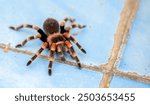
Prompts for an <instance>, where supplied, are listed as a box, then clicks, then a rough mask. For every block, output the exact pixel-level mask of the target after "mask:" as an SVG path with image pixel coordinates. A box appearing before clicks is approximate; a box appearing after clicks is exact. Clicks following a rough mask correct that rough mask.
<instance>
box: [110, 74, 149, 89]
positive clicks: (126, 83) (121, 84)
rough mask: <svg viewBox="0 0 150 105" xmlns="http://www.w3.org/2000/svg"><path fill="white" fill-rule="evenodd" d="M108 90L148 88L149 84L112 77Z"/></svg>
mask: <svg viewBox="0 0 150 105" xmlns="http://www.w3.org/2000/svg"><path fill="white" fill-rule="evenodd" d="M110 88H150V84H145V83H142V82H137V81H134V80H129V79H126V78H121V77H117V76H114V77H113V79H112V81H111V84H110Z"/></svg>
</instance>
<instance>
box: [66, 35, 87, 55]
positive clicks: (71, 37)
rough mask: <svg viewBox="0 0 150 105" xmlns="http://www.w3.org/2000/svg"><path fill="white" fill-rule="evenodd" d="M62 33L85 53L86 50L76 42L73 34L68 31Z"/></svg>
mask: <svg viewBox="0 0 150 105" xmlns="http://www.w3.org/2000/svg"><path fill="white" fill-rule="evenodd" d="M63 35H64V36H65V38H67V39H69V40H71V41H72V42H73V43H75V44H76V46H77V47H78V48H79V49H80V50H81V51H82V52H83V53H85V54H86V51H85V50H84V49H83V48H82V46H81V45H80V44H79V43H78V42H77V40H75V39H74V37H73V36H71V35H70V34H69V33H67V32H65V33H64V34H63Z"/></svg>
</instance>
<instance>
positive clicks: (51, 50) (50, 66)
mask: <svg viewBox="0 0 150 105" xmlns="http://www.w3.org/2000/svg"><path fill="white" fill-rule="evenodd" d="M55 51H56V43H52V44H51V49H50V56H49V65H48V74H49V75H51V74H52V64H53V61H54V54H55Z"/></svg>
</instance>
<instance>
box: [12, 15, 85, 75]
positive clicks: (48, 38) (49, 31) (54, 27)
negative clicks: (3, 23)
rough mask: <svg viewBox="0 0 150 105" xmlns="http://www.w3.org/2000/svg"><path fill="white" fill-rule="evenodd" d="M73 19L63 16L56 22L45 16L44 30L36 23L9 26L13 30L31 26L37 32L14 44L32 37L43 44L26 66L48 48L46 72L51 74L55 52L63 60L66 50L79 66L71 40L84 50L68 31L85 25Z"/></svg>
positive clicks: (19, 45)
mask: <svg viewBox="0 0 150 105" xmlns="http://www.w3.org/2000/svg"><path fill="white" fill-rule="evenodd" d="M67 21H70V22H71V25H70V26H67V27H65V23H66V22H67ZM74 21H75V20H74V19H73V18H71V17H66V18H64V20H63V21H61V22H60V24H59V23H58V21H57V20H55V19H53V18H47V19H46V20H45V22H44V23H43V28H44V31H45V32H44V31H43V30H42V29H41V28H39V27H38V26H37V25H30V24H22V25H19V26H17V27H13V26H10V28H11V29H13V30H19V29H21V28H31V29H34V30H37V32H38V33H39V34H35V35H33V36H30V37H28V38H27V39H25V40H24V41H22V42H21V43H20V44H17V45H16V48H17V47H22V46H24V45H25V44H26V43H27V42H28V41H31V40H33V39H37V38H39V39H40V40H41V41H42V42H43V45H42V46H41V48H40V49H39V50H38V51H37V52H36V53H35V55H34V56H33V57H32V58H31V59H30V60H29V61H28V63H27V66H28V65H30V64H31V63H32V61H33V60H35V59H36V58H37V57H38V56H39V55H40V54H41V52H42V51H43V50H44V49H46V48H47V49H48V50H50V55H49V66H48V74H49V75H51V73H52V70H51V69H52V63H53V61H54V60H55V59H54V55H55V53H56V54H58V55H59V56H60V58H61V60H62V61H65V58H64V52H67V53H69V54H70V56H71V57H72V58H73V59H74V60H76V62H77V65H78V67H79V68H81V64H80V60H79V58H78V57H77V54H76V52H75V50H74V48H73V46H72V44H71V41H72V42H73V43H75V44H76V45H77V47H78V48H79V49H80V50H81V51H82V52H83V53H86V51H85V50H84V49H83V48H82V47H81V45H80V44H79V43H78V42H77V41H76V40H75V39H74V38H73V37H72V36H71V35H70V34H69V31H70V30H71V29H73V28H80V29H82V28H84V27H86V26H85V25H80V24H77V23H75V22H74Z"/></svg>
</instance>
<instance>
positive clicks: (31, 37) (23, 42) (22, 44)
mask: <svg viewBox="0 0 150 105" xmlns="http://www.w3.org/2000/svg"><path fill="white" fill-rule="evenodd" d="M40 37H41V35H40V34H36V35H34V36H30V37H28V38H27V39H25V40H24V41H22V42H21V43H20V44H17V45H16V46H15V47H16V48H17V47H22V46H24V45H25V44H26V43H27V42H28V41H31V40H33V39H37V38H40Z"/></svg>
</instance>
